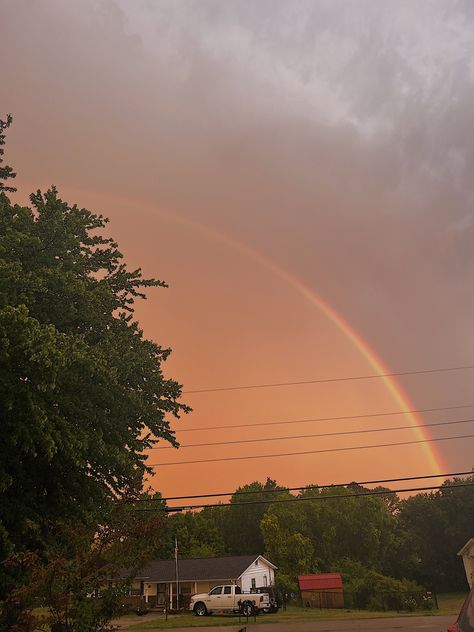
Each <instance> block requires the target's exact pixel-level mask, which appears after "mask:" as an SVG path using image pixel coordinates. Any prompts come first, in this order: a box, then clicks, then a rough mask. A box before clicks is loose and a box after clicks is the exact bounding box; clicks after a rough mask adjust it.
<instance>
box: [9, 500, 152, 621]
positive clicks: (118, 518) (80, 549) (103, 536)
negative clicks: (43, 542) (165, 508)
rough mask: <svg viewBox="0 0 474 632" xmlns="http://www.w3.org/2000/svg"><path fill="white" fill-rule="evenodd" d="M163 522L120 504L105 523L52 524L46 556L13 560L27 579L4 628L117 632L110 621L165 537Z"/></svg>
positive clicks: (16, 594)
mask: <svg viewBox="0 0 474 632" xmlns="http://www.w3.org/2000/svg"><path fill="white" fill-rule="evenodd" d="M141 498H142V500H143V499H144V498H146V496H144V495H142V496H141ZM163 519H164V518H163V513H161V514H160V513H137V512H135V511H133V510H131V505H129V504H119V505H115V506H114V507H113V508H112V509H111V511H110V513H109V515H108V516H107V523H106V524H104V525H97V524H95V523H94V522H91V523H90V524H83V523H81V524H72V523H70V522H67V521H66V522H62V523H61V524H55V525H52V526H51V529H52V534H51V537H50V542H49V546H48V547H47V548H46V549H45V551H44V553H43V555H42V556H41V557H39V556H38V555H37V554H34V553H30V554H16V555H15V556H13V557H11V558H10V559H9V561H8V566H9V567H10V568H15V567H17V568H18V567H22V574H23V576H24V579H25V581H24V582H23V585H22V586H21V587H19V588H17V589H16V590H14V591H13V592H12V593H11V594H10V595H9V597H8V598H7V600H6V602H4V604H3V608H2V612H1V614H0V625H3V626H4V627H5V628H8V629H12V630H18V631H19V630H21V631H22V632H29V631H33V630H36V629H38V627H39V625H40V624H43V625H45V624H48V625H53V624H62V625H66V626H68V628H67V629H71V630H74V631H75V632H101V631H105V630H111V629H112V628H111V626H110V624H109V622H110V620H111V619H112V618H113V617H114V616H117V615H118V614H119V613H120V612H121V610H122V604H123V601H124V597H125V595H126V594H127V592H128V586H129V582H130V580H131V579H132V578H133V577H134V576H135V574H136V573H137V572H138V571H139V570H140V568H141V567H142V566H143V564H144V563H145V562H146V561H147V560H148V559H149V557H150V555H151V553H152V551H153V549H154V547H155V546H156V544H157V541H158V540H159V539H160V538H161V534H162V522H163ZM38 606H43V608H41V609H38ZM2 629H3V628H2Z"/></svg>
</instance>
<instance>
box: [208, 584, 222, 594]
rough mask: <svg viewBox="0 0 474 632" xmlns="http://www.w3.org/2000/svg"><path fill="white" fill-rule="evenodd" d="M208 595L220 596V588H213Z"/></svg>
mask: <svg viewBox="0 0 474 632" xmlns="http://www.w3.org/2000/svg"><path fill="white" fill-rule="evenodd" d="M209 594H210V595H220V594H222V586H216V587H215V588H213V589H212V590H211V592H210V593H209Z"/></svg>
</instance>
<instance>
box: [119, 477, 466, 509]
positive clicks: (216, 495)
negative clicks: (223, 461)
mask: <svg viewBox="0 0 474 632" xmlns="http://www.w3.org/2000/svg"><path fill="white" fill-rule="evenodd" d="M466 475H474V471H473V470H468V471H466V472H448V473H447V474H426V475H424V476H402V477H399V478H382V479H378V480H375V481H352V482H350V483H328V484H324V485H299V486H298V487H278V488H276V489H259V490H253V491H250V490H244V491H240V492H239V491H233V492H215V493H213V494H193V495H191V496H167V497H166V498H162V497H160V498H156V499H148V498H138V499H136V500H130V501H123V502H133V503H136V502H143V503H145V502H146V503H149V502H153V501H154V500H156V501H158V502H167V501H169V500H189V499H192V498H220V497H222V496H245V495H248V494H252V495H254V496H255V494H276V493H279V492H294V491H304V490H311V489H329V488H332V487H348V486H349V485H379V484H380V483H399V482H402V481H418V480H423V479H428V478H450V477H452V476H466Z"/></svg>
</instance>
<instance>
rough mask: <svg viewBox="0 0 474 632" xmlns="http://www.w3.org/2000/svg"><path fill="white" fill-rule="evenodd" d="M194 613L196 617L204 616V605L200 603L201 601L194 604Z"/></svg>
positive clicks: (205, 609)
mask: <svg viewBox="0 0 474 632" xmlns="http://www.w3.org/2000/svg"><path fill="white" fill-rule="evenodd" d="M194 614H195V615H196V616H197V617H204V616H205V615H206V614H207V608H206V605H205V604H203V603H202V601H198V602H197V604H196V605H195V606H194Z"/></svg>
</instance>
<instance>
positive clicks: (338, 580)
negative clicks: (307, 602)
mask: <svg viewBox="0 0 474 632" xmlns="http://www.w3.org/2000/svg"><path fill="white" fill-rule="evenodd" d="M298 584H299V586H300V590H336V589H339V588H342V577H341V575H340V573H320V574H318V575H299V577H298Z"/></svg>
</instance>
